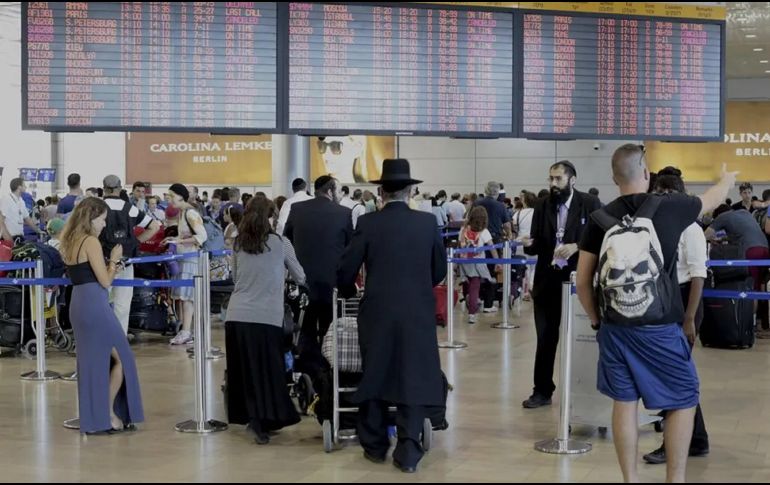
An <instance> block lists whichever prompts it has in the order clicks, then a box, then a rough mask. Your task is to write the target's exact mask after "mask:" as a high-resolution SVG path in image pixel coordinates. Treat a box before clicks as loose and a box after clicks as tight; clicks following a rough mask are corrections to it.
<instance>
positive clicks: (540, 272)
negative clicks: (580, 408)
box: [522, 160, 601, 409]
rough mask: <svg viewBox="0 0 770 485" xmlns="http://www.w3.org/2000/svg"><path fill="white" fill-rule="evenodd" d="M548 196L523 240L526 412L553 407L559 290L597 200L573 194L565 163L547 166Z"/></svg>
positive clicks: (570, 168) (571, 171)
mask: <svg viewBox="0 0 770 485" xmlns="http://www.w3.org/2000/svg"><path fill="white" fill-rule="evenodd" d="M549 181H550V186H551V190H550V196H549V197H547V198H544V199H541V200H540V201H538V203H537V205H536V207H535V212H534V215H533V216H532V230H531V232H530V237H524V238H522V242H523V244H524V252H525V253H527V254H528V255H530V256H537V266H536V271H535V281H534V284H533V285H532V290H531V294H532V299H533V300H534V310H535V312H534V313H535V327H536V329H537V351H536V354H535V372H534V384H535V385H534V390H533V393H532V395H531V396H530V397H529V399H527V400H526V401H524V402H523V403H522V406H523V407H524V408H526V409H535V408H539V407H542V406H548V405H550V404H551V397H552V396H553V393H554V391H555V390H556V385H555V384H554V382H553V371H554V364H555V361H556V350H557V347H558V345H559V327H560V326H561V310H562V309H561V287H562V284H563V283H564V282H565V281H569V279H570V274H571V273H572V272H573V271H575V269H576V268H577V260H578V245H577V243H578V242H579V241H580V238H581V237H582V235H583V231H584V230H585V228H586V225H587V223H588V219H589V217H590V216H591V213H593V212H594V211H596V210H598V209H599V208H600V207H601V205H600V203H599V199H597V198H595V197H593V196H591V195H589V194H584V193H582V192H578V191H577V190H575V183H576V181H577V170H575V166H574V165H572V163H570V162H569V161H567V160H562V161H560V162H557V163H555V164H554V165H553V166H551V169H550V172H549Z"/></svg>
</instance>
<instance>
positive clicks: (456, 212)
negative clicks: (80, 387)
mask: <svg viewBox="0 0 770 485" xmlns="http://www.w3.org/2000/svg"><path fill="white" fill-rule="evenodd" d="M444 207H445V209H446V215H447V217H448V218H449V220H450V221H452V222H461V221H463V220H464V219H465V205H464V204H463V203H462V202H460V201H459V200H453V201H452V202H447V203H446V204H444Z"/></svg>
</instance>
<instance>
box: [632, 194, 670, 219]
mask: <svg viewBox="0 0 770 485" xmlns="http://www.w3.org/2000/svg"><path fill="white" fill-rule="evenodd" d="M661 202H663V196H662V195H652V196H650V197H647V200H645V201H644V202H643V203H642V205H641V206H640V207H639V209H638V210H637V211H636V213H635V214H634V218H637V217H644V218H645V219H652V218H653V217H654V216H655V213H656V212H658V208H659V207H660V204H661Z"/></svg>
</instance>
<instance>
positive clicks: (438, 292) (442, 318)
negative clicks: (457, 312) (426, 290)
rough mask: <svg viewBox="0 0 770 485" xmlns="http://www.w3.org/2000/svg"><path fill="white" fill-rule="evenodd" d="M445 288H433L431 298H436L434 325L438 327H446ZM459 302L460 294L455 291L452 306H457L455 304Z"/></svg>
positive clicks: (441, 286)
mask: <svg viewBox="0 0 770 485" xmlns="http://www.w3.org/2000/svg"><path fill="white" fill-rule="evenodd" d="M446 292H447V287H446V285H439V286H437V287H435V288H433V296H434V297H435V298H436V325H438V326H440V327H446V324H447V320H448V317H447V314H448V309H447V305H446V303H447V301H446V297H447V294H446ZM459 300H460V292H459V291H457V290H455V294H454V305H457V302H458V301H459Z"/></svg>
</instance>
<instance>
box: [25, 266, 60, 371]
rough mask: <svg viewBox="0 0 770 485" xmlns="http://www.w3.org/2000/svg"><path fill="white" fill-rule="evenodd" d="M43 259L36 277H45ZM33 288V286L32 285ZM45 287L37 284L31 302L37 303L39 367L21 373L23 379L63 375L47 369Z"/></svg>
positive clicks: (36, 332)
mask: <svg viewBox="0 0 770 485" xmlns="http://www.w3.org/2000/svg"><path fill="white" fill-rule="evenodd" d="M43 277H44V273H43V260H41V259H38V260H37V264H36V266H35V279H39V280H40V279H43ZM30 288H31V286H30ZM44 299H45V287H44V286H43V285H37V286H36V287H35V300H34V301H33V302H31V303H33V304H34V305H35V326H34V331H35V340H36V342H37V369H36V370H34V371H32V372H27V373H26V374H22V375H21V380H23V381H37V382H47V381H55V380H56V379H58V378H59V377H61V376H60V375H59V374H58V373H57V372H53V371H49V370H47V369H46V361H45V329H46V324H45V300H44ZM22 325H24V321H22Z"/></svg>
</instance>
